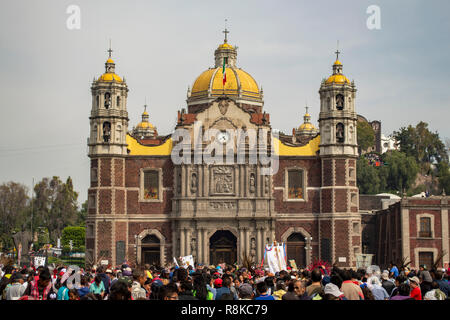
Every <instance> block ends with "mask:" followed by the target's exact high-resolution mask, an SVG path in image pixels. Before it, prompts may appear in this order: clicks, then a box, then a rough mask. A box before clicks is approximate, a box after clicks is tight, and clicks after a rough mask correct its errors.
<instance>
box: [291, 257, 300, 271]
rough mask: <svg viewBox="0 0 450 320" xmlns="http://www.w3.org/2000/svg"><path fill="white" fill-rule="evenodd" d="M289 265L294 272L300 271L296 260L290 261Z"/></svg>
mask: <svg viewBox="0 0 450 320" xmlns="http://www.w3.org/2000/svg"><path fill="white" fill-rule="evenodd" d="M289 264H290V265H291V268H292V270H293V271H297V270H298V268H297V264H296V263H295V260H294V259H292V260H289Z"/></svg>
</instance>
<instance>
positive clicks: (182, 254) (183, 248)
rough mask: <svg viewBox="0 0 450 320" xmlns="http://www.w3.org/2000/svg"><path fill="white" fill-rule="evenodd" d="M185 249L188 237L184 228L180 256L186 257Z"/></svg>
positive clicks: (181, 235)
mask: <svg viewBox="0 0 450 320" xmlns="http://www.w3.org/2000/svg"><path fill="white" fill-rule="evenodd" d="M185 249H186V235H185V230H184V228H181V229H180V256H182V257H184V256H185Z"/></svg>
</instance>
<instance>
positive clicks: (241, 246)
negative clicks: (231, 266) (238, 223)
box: [238, 227, 245, 263]
mask: <svg viewBox="0 0 450 320" xmlns="http://www.w3.org/2000/svg"><path fill="white" fill-rule="evenodd" d="M244 256H245V239H244V228H242V227H241V228H239V252H238V261H239V263H242V259H243V258H244Z"/></svg>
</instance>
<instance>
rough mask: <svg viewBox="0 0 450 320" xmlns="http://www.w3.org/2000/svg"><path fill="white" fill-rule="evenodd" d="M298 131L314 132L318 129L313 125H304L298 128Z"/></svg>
mask: <svg viewBox="0 0 450 320" xmlns="http://www.w3.org/2000/svg"><path fill="white" fill-rule="evenodd" d="M298 130H301V131H313V130H317V129H316V127H314V125H313V124H312V123H303V124H302V125H301V126H300V127H298Z"/></svg>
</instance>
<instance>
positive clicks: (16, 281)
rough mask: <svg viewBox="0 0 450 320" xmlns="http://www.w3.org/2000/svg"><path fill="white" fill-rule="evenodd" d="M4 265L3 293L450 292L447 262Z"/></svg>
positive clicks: (242, 295)
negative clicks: (414, 266) (409, 265)
mask: <svg viewBox="0 0 450 320" xmlns="http://www.w3.org/2000/svg"><path fill="white" fill-rule="evenodd" d="M0 267H1V268H0V276H1V281H0V299H4V300H446V299H449V292H450V286H449V283H448V279H449V274H450V269H449V270H447V271H446V270H445V269H437V270H427V268H426V266H420V268H419V270H408V269H406V268H405V269H401V270H399V269H398V267H397V266H396V265H391V266H390V267H389V268H388V269H387V270H384V271H382V272H381V270H380V269H376V268H375V269H374V268H367V269H362V268H361V269H358V270H354V269H341V268H338V267H336V266H333V267H330V268H326V267H325V266H318V267H316V268H314V269H313V270H307V269H300V270H291V269H290V268H288V270H282V271H280V272H277V273H275V274H274V273H271V272H270V271H269V270H268V269H266V270H262V269H256V270H255V269H247V268H244V267H240V268H239V267H238V266H235V265H225V266H224V267H222V266H196V268H194V267H192V266H188V267H187V268H183V267H178V266H174V267H170V268H155V267H153V266H149V265H145V266H143V267H142V268H134V269H132V268H131V267H130V266H129V265H128V264H126V263H125V264H123V265H122V266H120V267H116V268H111V267H108V266H99V267H98V268H97V267H95V266H94V267H93V268H92V269H90V270H83V269H80V270H79V271H75V270H72V269H70V268H69V267H66V266H55V267H52V266H49V267H43V266H41V267H38V268H34V267H26V266H24V267H22V268H19V267H17V266H14V265H7V266H0ZM75 273H78V274H77V276H78V277H75V276H74V275H75ZM73 279H75V280H73ZM76 279H79V280H76Z"/></svg>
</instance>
